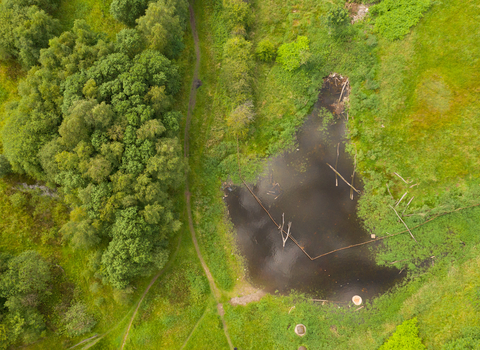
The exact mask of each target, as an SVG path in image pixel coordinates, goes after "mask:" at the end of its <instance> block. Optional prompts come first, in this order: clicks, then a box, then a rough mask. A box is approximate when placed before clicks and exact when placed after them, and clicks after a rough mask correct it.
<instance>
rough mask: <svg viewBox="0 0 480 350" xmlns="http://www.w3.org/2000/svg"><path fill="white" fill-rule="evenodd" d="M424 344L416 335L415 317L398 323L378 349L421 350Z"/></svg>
mask: <svg viewBox="0 0 480 350" xmlns="http://www.w3.org/2000/svg"><path fill="white" fill-rule="evenodd" d="M423 349H426V347H425V345H423V344H422V341H421V340H420V338H419V337H418V327H417V318H416V317H415V318H412V319H411V320H407V321H404V322H403V323H402V324H401V325H398V326H397V328H396V330H395V333H393V335H392V336H391V337H390V338H389V339H388V340H387V342H386V343H385V344H383V345H382V346H381V347H380V348H379V350H423Z"/></svg>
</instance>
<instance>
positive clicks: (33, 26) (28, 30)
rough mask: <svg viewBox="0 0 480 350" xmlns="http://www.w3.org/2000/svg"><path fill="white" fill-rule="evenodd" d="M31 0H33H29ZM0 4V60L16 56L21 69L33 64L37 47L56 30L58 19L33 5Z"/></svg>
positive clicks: (37, 57)
mask: <svg viewBox="0 0 480 350" xmlns="http://www.w3.org/2000/svg"><path fill="white" fill-rule="evenodd" d="M32 2H33V1H32ZM22 3H27V2H26V1H23V2H21V3H20V4H17V5H12V4H11V2H7V3H2V4H0V47H1V49H0V59H3V60H5V59H10V58H14V59H18V60H19V62H20V64H21V65H22V67H23V68H25V69H28V68H30V67H32V66H33V65H35V64H36V63H37V61H38V59H39V57H40V49H43V48H46V47H47V46H48V41H49V40H50V39H51V38H53V37H54V36H56V35H58V34H59V32H60V22H59V21H58V20H57V19H53V18H52V17H51V16H50V15H48V14H47V13H46V12H45V11H44V10H42V9H40V8H38V7H37V6H28V7H27V6H21V4H22Z"/></svg>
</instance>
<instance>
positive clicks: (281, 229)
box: [278, 213, 285, 247]
mask: <svg viewBox="0 0 480 350" xmlns="http://www.w3.org/2000/svg"><path fill="white" fill-rule="evenodd" d="M283 225H285V213H283V214H282V226H279V227H278V228H279V229H280V233H281V234H282V241H284V238H283ZM283 246H284V247H285V244H284V245H283Z"/></svg>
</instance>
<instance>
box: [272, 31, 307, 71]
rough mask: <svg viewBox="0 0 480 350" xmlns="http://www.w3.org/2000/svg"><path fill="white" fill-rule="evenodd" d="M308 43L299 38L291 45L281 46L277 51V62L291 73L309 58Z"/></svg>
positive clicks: (301, 37)
mask: <svg viewBox="0 0 480 350" xmlns="http://www.w3.org/2000/svg"><path fill="white" fill-rule="evenodd" d="M309 44H310V41H309V40H308V38H307V37H306V36H299V37H297V40H295V41H294V42H293V43H288V44H283V45H282V46H280V48H279V49H278V56H277V62H278V63H280V64H282V65H283V68H284V69H285V70H287V71H293V70H295V69H297V68H299V67H300V66H301V65H302V64H305V63H306V62H307V60H308V58H309V57H310V46H309Z"/></svg>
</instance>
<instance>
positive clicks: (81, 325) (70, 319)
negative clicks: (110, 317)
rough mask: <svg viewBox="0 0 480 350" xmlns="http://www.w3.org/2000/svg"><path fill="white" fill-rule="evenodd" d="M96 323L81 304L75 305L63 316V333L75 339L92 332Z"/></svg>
mask: <svg viewBox="0 0 480 350" xmlns="http://www.w3.org/2000/svg"><path fill="white" fill-rule="evenodd" d="M96 323H97V322H96V321H95V319H94V317H93V316H92V315H90V314H89V313H88V311H87V306H86V305H85V304H83V303H76V304H74V305H72V306H70V308H69V309H68V311H67V312H66V314H65V318H64V324H65V331H66V333H67V334H68V335H69V336H70V337H76V336H79V335H82V334H85V333H88V332H90V331H91V330H92V328H93V327H94V326H95V324H96Z"/></svg>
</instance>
